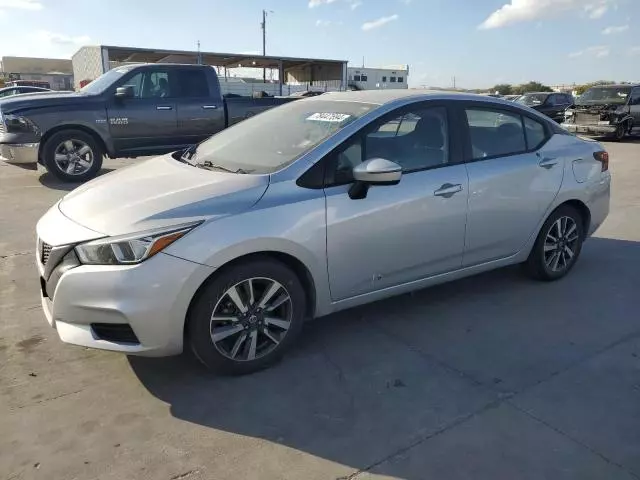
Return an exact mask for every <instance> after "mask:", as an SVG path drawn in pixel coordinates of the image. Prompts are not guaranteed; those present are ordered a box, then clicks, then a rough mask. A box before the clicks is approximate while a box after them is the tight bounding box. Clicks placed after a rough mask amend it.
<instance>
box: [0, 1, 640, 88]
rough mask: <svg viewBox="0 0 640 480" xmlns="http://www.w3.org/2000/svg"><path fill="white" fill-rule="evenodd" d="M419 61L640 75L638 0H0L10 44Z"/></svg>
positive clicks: (516, 76) (543, 77)
mask: <svg viewBox="0 0 640 480" xmlns="http://www.w3.org/2000/svg"><path fill="white" fill-rule="evenodd" d="M263 9H265V10H267V11H269V13H268V17H267V54H269V55H283V56H300V57H314V58H330V59H340V60H348V61H349V62H350V65H351V66H362V63H363V59H364V64H365V66H369V67H383V66H387V65H407V64H408V65H409V66H410V73H409V84H410V86H438V87H450V86H452V83H453V77H455V78H456V84H457V86H459V87H466V88H484V87H490V86H492V85H495V84H497V83H524V82H527V81H530V80H536V81H541V82H543V83H547V84H572V83H585V82H588V81H595V80H599V79H610V80H618V81H623V80H624V81H640V35H638V33H639V32H640V23H639V22H640V0H235V1H232V0H180V1H174V0H0V28H1V30H2V40H0V56H4V55H18V56H33V57H53V58H56V57H57V58H70V57H71V55H72V54H73V53H74V52H75V51H77V49H78V48H79V47H80V46H82V45H97V44H106V45H123V46H135V47H150V48H161V49H177V50H195V49H196V45H197V42H198V40H199V41H200V43H201V48H202V50H203V51H211V52H230V53H258V52H261V51H262V31H261V29H260V22H261V20H262V10H263Z"/></svg>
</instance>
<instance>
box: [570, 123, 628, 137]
mask: <svg viewBox="0 0 640 480" xmlns="http://www.w3.org/2000/svg"><path fill="white" fill-rule="evenodd" d="M562 127H563V128H564V129H565V130H567V131H569V132H571V133H582V134H586V135H596V136H597V135H613V134H614V133H616V129H617V128H618V127H617V126H616V125H580V124H576V123H563V124H562Z"/></svg>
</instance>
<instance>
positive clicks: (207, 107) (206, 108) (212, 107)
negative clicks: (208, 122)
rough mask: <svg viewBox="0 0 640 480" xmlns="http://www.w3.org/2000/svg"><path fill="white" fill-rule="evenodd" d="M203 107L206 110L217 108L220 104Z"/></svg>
mask: <svg viewBox="0 0 640 480" xmlns="http://www.w3.org/2000/svg"><path fill="white" fill-rule="evenodd" d="M202 108H203V109H204V110H217V109H218V106H217V105H202Z"/></svg>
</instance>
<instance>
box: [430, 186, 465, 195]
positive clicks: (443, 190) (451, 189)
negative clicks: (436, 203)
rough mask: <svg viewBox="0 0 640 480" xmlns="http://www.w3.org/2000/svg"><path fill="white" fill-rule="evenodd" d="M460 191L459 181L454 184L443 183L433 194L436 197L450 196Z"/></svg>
mask: <svg viewBox="0 0 640 480" xmlns="http://www.w3.org/2000/svg"><path fill="white" fill-rule="evenodd" d="M461 191H462V185H460V184H459V183H457V184H455V185H453V184H451V183H445V184H444V185H442V186H441V187H440V188H439V189H438V190H436V191H435V192H433V195H434V196H436V197H444V198H451V197H453V196H454V195H455V194H456V193H458V192H461Z"/></svg>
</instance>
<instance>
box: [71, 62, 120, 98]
mask: <svg viewBox="0 0 640 480" xmlns="http://www.w3.org/2000/svg"><path fill="white" fill-rule="evenodd" d="M128 71H129V70H128V69H123V68H114V69H113V70H109V71H108V72H107V73H103V74H102V75H100V76H99V77H98V78H96V79H95V80H94V81H92V82H91V83H88V84H87V85H85V86H84V87H82V88H81V89H80V90H79V92H80V93H88V94H98V93H102V92H104V91H105V90H106V89H107V88H109V87H110V86H111V85H113V84H114V82H116V81H117V80H118V79H119V78H120V77H122V76H123V75H124V74H125V73H127V72H128Z"/></svg>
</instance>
